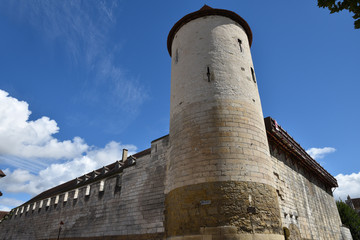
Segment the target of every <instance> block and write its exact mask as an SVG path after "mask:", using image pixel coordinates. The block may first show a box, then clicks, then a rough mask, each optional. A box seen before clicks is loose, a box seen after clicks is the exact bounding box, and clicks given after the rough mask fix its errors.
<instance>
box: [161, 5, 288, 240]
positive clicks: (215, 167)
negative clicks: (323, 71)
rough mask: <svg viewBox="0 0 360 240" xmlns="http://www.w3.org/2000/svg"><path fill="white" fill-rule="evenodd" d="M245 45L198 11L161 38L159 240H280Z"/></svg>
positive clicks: (244, 36)
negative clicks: (165, 103) (165, 66)
mask: <svg viewBox="0 0 360 240" xmlns="http://www.w3.org/2000/svg"><path fill="white" fill-rule="evenodd" d="M251 41H252V33H251V30H250V27H249V26H248V24H247V23H246V22H245V20H243V19H242V18H241V17H240V16H238V15H237V14H236V13H234V12H231V11H227V10H221V9H213V8H210V7H208V6H206V5H205V6H204V7H203V8H202V9H200V10H199V11H197V12H194V13H190V14H188V15H186V16H185V17H183V18H182V19H181V20H179V21H178V22H177V23H176V24H175V25H174V27H173V28H172V29H171V31H170V33H169V36H168V50H169V53H170V55H171V62H172V67H171V102H170V149H169V159H168V162H167V182H166V188H165V194H166V199H165V232H166V236H167V239H235V238H236V239H284V237H283V235H282V234H283V233H282V226H281V217H280V211H279V204H278V200H277V195H276V190H275V188H274V186H275V185H274V179H273V177H272V175H273V173H272V167H271V164H272V162H271V160H270V153H269V146H268V142H267V137H266V131H265V126H264V118H263V114H262V109H261V103H260V97H259V92H258V87H257V81H256V76H255V72H254V67H253V63H252V59H251V52H250V45H251Z"/></svg>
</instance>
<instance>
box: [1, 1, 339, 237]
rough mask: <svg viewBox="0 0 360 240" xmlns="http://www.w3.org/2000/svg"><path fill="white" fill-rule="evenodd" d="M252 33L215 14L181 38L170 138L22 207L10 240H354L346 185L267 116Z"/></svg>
mask: <svg viewBox="0 0 360 240" xmlns="http://www.w3.org/2000/svg"><path fill="white" fill-rule="evenodd" d="M251 42H252V33H251V29H250V27H249V25H248V24H247V23H246V21H245V20H244V19H242V18H241V17H240V16H238V15H237V14H236V13H234V12H231V11H228V10H222V9H213V8H210V7H208V6H204V7H203V8H202V9H200V10H199V11H196V12H194V13H190V14H188V15H186V16H185V17H183V18H182V19H180V20H179V21H178V22H177V23H176V24H175V25H174V27H173V28H172V30H171V31H170V34H169V37H168V50H169V53H170V56H171V61H172V74H171V100H170V102H171V104H170V108H171V109H170V134H169V135H167V136H164V137H162V138H159V139H157V140H154V141H153V142H152V143H151V148H149V149H147V150H144V151H142V152H139V153H137V154H135V155H133V156H129V157H127V154H126V151H125V152H124V153H123V159H122V160H121V161H117V162H115V163H113V164H110V165H108V166H105V167H103V168H101V169H97V170H94V171H93V172H91V173H88V174H85V175H83V176H81V177H79V178H76V179H74V180H71V181H69V182H67V183H64V184H62V185H59V186H56V187H54V188H52V189H49V190H47V191H45V192H43V193H41V194H39V195H38V196H36V197H34V198H33V199H31V200H30V201H28V202H26V203H24V204H23V205H21V206H19V207H17V208H15V209H13V210H12V211H11V213H10V215H9V217H8V219H7V220H6V221H4V222H2V223H1V224H0V234H1V237H0V239H56V238H57V237H58V234H59V227H60V226H59V223H60V222H63V223H64V225H62V227H61V232H60V234H61V238H60V239H173V240H182V239H184V240H190V239H191V240H200V239H206V240H222V239H253V240H256V239H265V240H266V239H269V240H270V239H271V240H276V239H324V240H325V239H326V240H327V239H334V240H338V239H345V238H343V237H342V233H341V220H340V217H339V214H338V212H337V208H336V205H335V201H334V198H333V196H332V188H334V187H337V182H336V179H335V178H334V177H333V176H331V175H330V174H329V173H328V172H327V171H326V170H325V169H324V168H322V167H321V166H320V165H319V164H318V163H317V162H316V161H315V160H313V159H312V158H311V157H310V156H309V155H308V154H307V153H306V152H305V150H304V149H303V148H302V147H301V146H300V145H299V144H298V143H297V142H296V141H295V140H294V139H293V138H292V137H291V136H290V135H289V134H288V133H287V132H286V131H285V130H284V129H282V128H281V126H280V125H278V124H277V122H276V121H275V120H274V119H272V118H270V117H268V118H266V119H265V120H264V118H263V114H262V109H261V103H260V97H259V93H258V88H257V79H256V75H255V70H254V66H253V64H252V59H251V52H250V46H251Z"/></svg>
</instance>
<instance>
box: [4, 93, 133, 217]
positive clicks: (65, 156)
mask: <svg viewBox="0 0 360 240" xmlns="http://www.w3.org/2000/svg"><path fill="white" fill-rule="evenodd" d="M0 103H1V104H0V163H1V165H2V166H3V165H7V166H9V167H8V168H7V169H4V173H5V174H6V177H5V178H3V179H1V181H0V190H1V191H3V193H4V197H2V198H0V210H5V211H6V210H9V209H11V208H13V207H15V206H17V205H19V203H20V202H21V201H19V200H17V199H12V198H6V193H27V194H30V195H31V196H34V195H36V194H39V193H40V192H42V191H44V190H46V189H48V188H51V187H53V186H56V185H58V184H61V183H64V182H66V181H68V180H70V179H73V178H75V177H78V176H80V175H82V174H84V173H87V172H90V171H92V170H94V169H97V168H100V167H102V166H104V165H107V164H109V163H112V162H114V161H116V160H117V159H120V158H121V155H122V149H123V148H127V149H128V150H129V153H130V154H132V153H134V152H135V151H136V147H135V146H134V145H122V144H120V143H118V142H115V141H111V142H109V143H108V144H106V146H105V147H104V148H97V147H94V146H89V145H87V144H86V143H85V141H84V140H83V139H81V138H80V137H74V139H73V140H65V141H59V140H58V139H56V138H55V137H54V136H53V135H54V134H55V133H57V132H59V127H58V126H57V123H56V121H55V120H51V119H49V118H48V117H41V118H39V119H36V120H34V121H29V116H30V114H31V111H30V110H29V108H28V107H29V105H28V104H27V103H26V102H24V101H19V100H17V99H16V98H13V97H11V96H9V94H8V93H7V92H5V91H3V90H0Z"/></svg>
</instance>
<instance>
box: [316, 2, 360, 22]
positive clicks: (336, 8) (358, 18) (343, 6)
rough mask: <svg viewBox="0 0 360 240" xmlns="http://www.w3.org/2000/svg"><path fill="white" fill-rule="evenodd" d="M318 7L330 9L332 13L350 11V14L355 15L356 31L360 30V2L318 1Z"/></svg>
mask: <svg viewBox="0 0 360 240" xmlns="http://www.w3.org/2000/svg"><path fill="white" fill-rule="evenodd" d="M318 6H319V7H322V8H328V9H329V10H330V13H335V12H340V11H342V10H348V11H349V12H350V13H354V15H353V18H354V19H355V21H354V27H355V29H360V0H343V1H336V0H318Z"/></svg>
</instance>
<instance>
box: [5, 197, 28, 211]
mask: <svg viewBox="0 0 360 240" xmlns="http://www.w3.org/2000/svg"><path fill="white" fill-rule="evenodd" d="M21 204H23V201H20V200H18V199H15V198H6V197H1V198H0V209H1V210H2V211H10V210H11V208H14V207H16V206H19V205H21Z"/></svg>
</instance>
